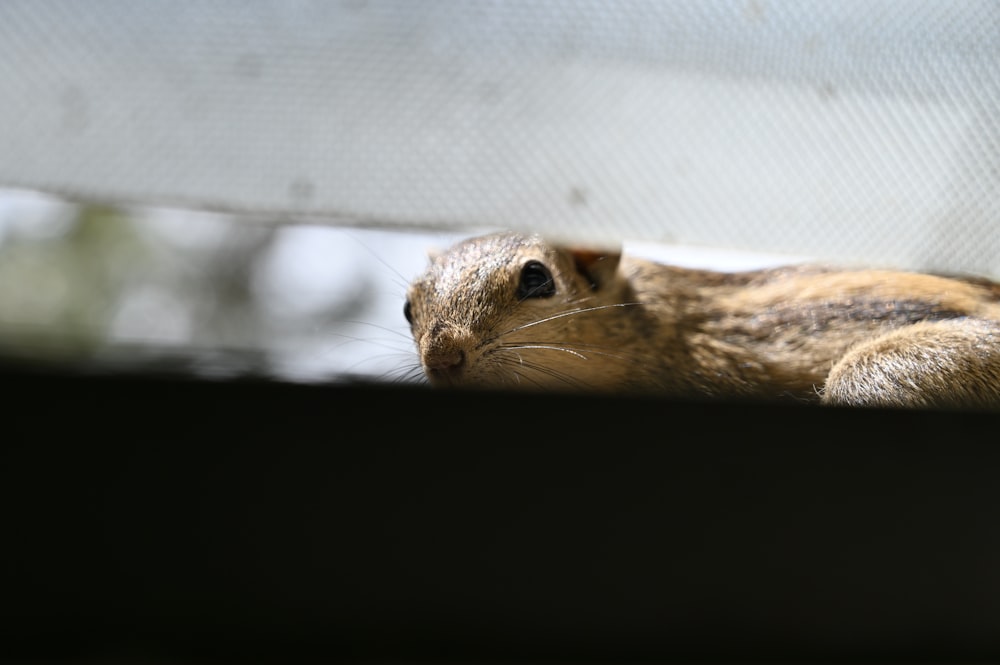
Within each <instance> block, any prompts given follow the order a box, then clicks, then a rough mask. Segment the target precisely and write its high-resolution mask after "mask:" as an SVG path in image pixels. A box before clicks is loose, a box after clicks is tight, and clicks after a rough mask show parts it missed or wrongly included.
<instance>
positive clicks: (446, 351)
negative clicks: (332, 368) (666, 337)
mask: <svg viewBox="0 0 1000 665" xmlns="http://www.w3.org/2000/svg"><path fill="white" fill-rule="evenodd" d="M620 258H621V254H620V250H599V249H595V248H580V247H566V246H560V245H556V244H552V243H549V242H547V241H545V240H544V239H543V238H541V237H540V236H537V235H524V234H519V233H496V234H490V235H484V236H478V237H474V238H470V239H467V240H463V241H461V242H459V243H457V244H455V245H453V246H452V247H450V248H449V249H447V250H445V251H443V252H440V253H435V254H433V255H432V256H431V263H430V265H429V267H428V268H427V269H426V271H425V272H424V273H423V274H422V275H421V276H420V277H418V278H417V279H415V280H414V281H413V282H412V283H411V285H410V287H409V290H408V292H407V299H406V303H405V305H404V314H405V316H406V318H407V320H408V322H409V323H410V329H411V332H412V334H413V338H414V340H415V342H416V344H417V349H418V351H419V354H420V360H421V364H422V366H423V369H424V372H425V374H426V375H427V377H428V378H429V380H430V381H431V383H432V384H444V385H494V384H506V383H513V382H516V381H517V380H519V379H518V377H521V376H522V374H521V373H519V372H518V368H517V366H516V365H517V363H518V362H519V361H518V360H516V359H517V358H522V359H523V358H525V357H527V356H531V355H533V354H531V353H528V348H529V346H530V345H531V344H533V343H538V342H539V340H542V341H543V343H545V344H555V343H564V342H567V341H572V339H573V337H574V334H575V333H574V330H575V329H576V328H578V327H579V326H580V325H581V324H582V323H584V322H583V321H580V320H577V316H576V313H577V312H579V311H581V310H585V309H589V308H592V307H595V306H600V305H602V304H612V303H614V302H618V301H620V299H621V297H622V288H621V285H622V283H623V281H622V280H621V278H620V277H619V275H618V264H619V260H620ZM518 349H520V350H521V351H523V353H520V355H519V351H518ZM522 362H523V361H522ZM538 378H539V377H534V380H538Z"/></svg>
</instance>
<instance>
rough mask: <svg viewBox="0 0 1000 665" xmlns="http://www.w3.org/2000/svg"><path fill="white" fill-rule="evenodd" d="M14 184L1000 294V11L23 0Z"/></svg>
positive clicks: (1, 179) (6, 154)
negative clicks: (733, 253) (706, 252)
mask: <svg viewBox="0 0 1000 665" xmlns="http://www.w3.org/2000/svg"><path fill="white" fill-rule="evenodd" d="M0 91H2V94H3V104H0V186H7V187H23V188H29V189H36V190H42V191H48V192H54V193H57V194H61V195H65V196H70V197H81V198H85V199H96V200H105V201H112V202H114V201H122V202H139V203H149V204H154V205H170V206H181V207H191V208H204V209H222V210H233V211H239V212H245V213H250V214H252V215H254V216H257V217H263V218H265V219H274V220H277V221H286V220H296V219H304V218H309V219H311V220H313V221H315V220H316V219H321V220H324V221H328V222H331V223H335V224H352V225H359V224H360V225H366V226H375V225H383V226H401V227H406V226H416V227H421V228H431V227H434V228H443V229H446V230H453V231H461V230H463V229H468V228H472V227H476V226H508V227H514V228H522V229H529V230H535V231H541V232H546V233H550V234H553V235H556V236H572V237H575V238H581V239H589V240H606V239H613V240H619V239H633V240H639V241H657V242H670V243H678V244H683V245H700V246H709V247H721V248H733V249H741V250H755V251H766V252H787V253H793V254H799V255H809V256H816V257H821V258H829V259H833V260H839V261H851V262H869V263H870V262H874V263H878V264H891V265H898V266H903V267H917V268H922V269H934V270H945V271H965V272H976V273H980V274H986V275H993V276H1000V239H998V234H997V233H996V229H997V222H996V220H997V219H998V213H1000V197H998V195H997V192H998V191H1000V189H998V184H1000V3H996V2H995V1H993V0H949V1H948V2H941V1H932V0H892V1H890V0H838V1H836V2H830V1H829V0H749V1H745V0H741V1H727V0H674V1H664V0H628V1H615V2H608V1H606V0H605V1H599V0H543V1H539V0H509V1H506V2H492V1H487V0H431V1H428V2H415V1H412V0H368V1H365V0H346V1H344V2H331V1H328V0H319V1H308V0H295V1H292V0H252V1H249V2H228V1H223V2H174V1H168V0H143V1H140V2H136V1H134V0H96V1H94V2H78V1H76V0H5V1H4V2H3V3H0Z"/></svg>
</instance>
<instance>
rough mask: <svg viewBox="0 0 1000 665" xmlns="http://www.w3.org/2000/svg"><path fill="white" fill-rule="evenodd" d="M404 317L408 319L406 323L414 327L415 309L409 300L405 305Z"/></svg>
mask: <svg viewBox="0 0 1000 665" xmlns="http://www.w3.org/2000/svg"><path fill="white" fill-rule="evenodd" d="M403 316H405V317H406V322H407V323H409V324H410V325H411V326H412V325H413V307H412V306H411V305H410V300H409V298H407V299H406V302H405V303H403Z"/></svg>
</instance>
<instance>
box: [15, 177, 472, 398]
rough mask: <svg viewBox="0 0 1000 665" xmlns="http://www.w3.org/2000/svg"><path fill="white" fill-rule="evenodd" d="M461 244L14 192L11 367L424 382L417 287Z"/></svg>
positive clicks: (432, 236)
mask: <svg viewBox="0 0 1000 665" xmlns="http://www.w3.org/2000/svg"><path fill="white" fill-rule="evenodd" d="M457 237H458V235H457V234H446V233H432V232H416V231H414V232H408V231H399V230H395V231H388V230H377V229H368V228H348V227H342V226H337V227H334V226H330V225H324V224H309V223H299V224H272V223H267V222H266V221H260V222H253V221H248V220H246V219H237V218H236V217H235V216H233V215H226V214H219V213H207V212H198V211H190V210H180V209H169V208H151V207H142V206H124V205H123V206H107V205H99V204H82V203H71V202H68V201H65V200H62V199H59V198H56V197H53V196H48V195H43V194H38V193H35V192H29V191H19V190H0V358H3V359H4V360H7V361H8V362H10V361H18V360H20V361H25V362H31V363H47V362H55V363H59V364H60V366H67V365H68V366H77V367H80V368H81V369H91V370H97V371H103V370H114V369H143V370H145V371H158V372H166V373H178V372H179V373H194V374H197V375H201V376H205V377H213V376H217V377H233V376H263V377H271V378H280V379H285V380H295V381H331V380H345V379H351V378H358V377H360V378H364V379H369V380H379V381H409V380H414V379H417V378H418V374H419V372H418V371H417V368H418V366H417V360H416V356H415V355H414V353H413V343H412V341H411V338H410V336H409V329H408V326H407V325H406V322H405V320H404V318H403V315H402V307H403V300H404V297H405V290H406V283H407V282H408V281H409V279H411V278H412V277H413V276H415V275H416V274H417V273H418V272H419V271H420V270H421V269H423V267H424V266H425V265H426V262H427V250H428V249H430V248H432V247H435V246H438V247H440V246H443V245H444V244H447V243H449V242H451V241H453V240H455V239H456V238H457Z"/></svg>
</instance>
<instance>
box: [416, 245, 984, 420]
mask: <svg viewBox="0 0 1000 665" xmlns="http://www.w3.org/2000/svg"><path fill="white" fill-rule="evenodd" d="M403 310H404V315H405V317H406V319H407V321H408V322H409V324H410V330H411V333H412V336H413V339H414V341H415V344H416V348H417V351H418V354H419V357H420V363H421V366H422V368H423V371H424V374H425V375H426V377H427V379H428V381H429V383H430V384H431V385H432V386H451V387H460V386H462V387H482V388H496V389H507V388H528V389H536V390H537V389H556V390H587V391H605V392H613V393H623V392H624V393H655V394H661V395H668V396H678V397H683V396H691V397H707V398H730V399H732V398H750V399H763V400H791V401H798V402H811V403H820V404H824V405H841V406H858V407H863V406H867V407H886V408H938V407H941V408H973V409H979V408H984V409H998V408H1000V284H998V283H995V282H992V281H989V280H986V279H980V278H975V277H946V276H939V275H933V274H926V273H919V272H905V271H896V270H882V269H851V268H841V267H834V266H826V265H820V264H791V265H786V266H779V267H770V268H759V269H753V270H741V271H737V272H727V271H715V270H705V269H694V268H686V267H679V266H674V265H669V264H664V263H657V262H654V261H651V260H648V259H643V258H636V257H632V256H630V255H627V254H623V253H622V251H621V249H620V248H619V249H616V250H602V249H594V248H584V247H571V246H564V245H558V244H552V243H550V242H547V241H546V240H545V239H543V238H542V237H541V236H539V235H531V234H521V233H514V232H500V233H491V234H487V235H481V236H477V237H473V238H469V239H466V240H463V241H460V242H458V243H456V244H455V245H454V246H452V247H451V248H450V249H447V250H446V251H444V252H441V253H438V254H436V255H432V257H431V262H430V265H429V266H428V267H427V269H426V271H425V272H424V273H423V274H422V275H420V276H418V277H417V278H416V279H414V280H413V281H412V282H411V283H410V285H409V288H408V291H407V296H406V301H405V304H404V307H403Z"/></svg>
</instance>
